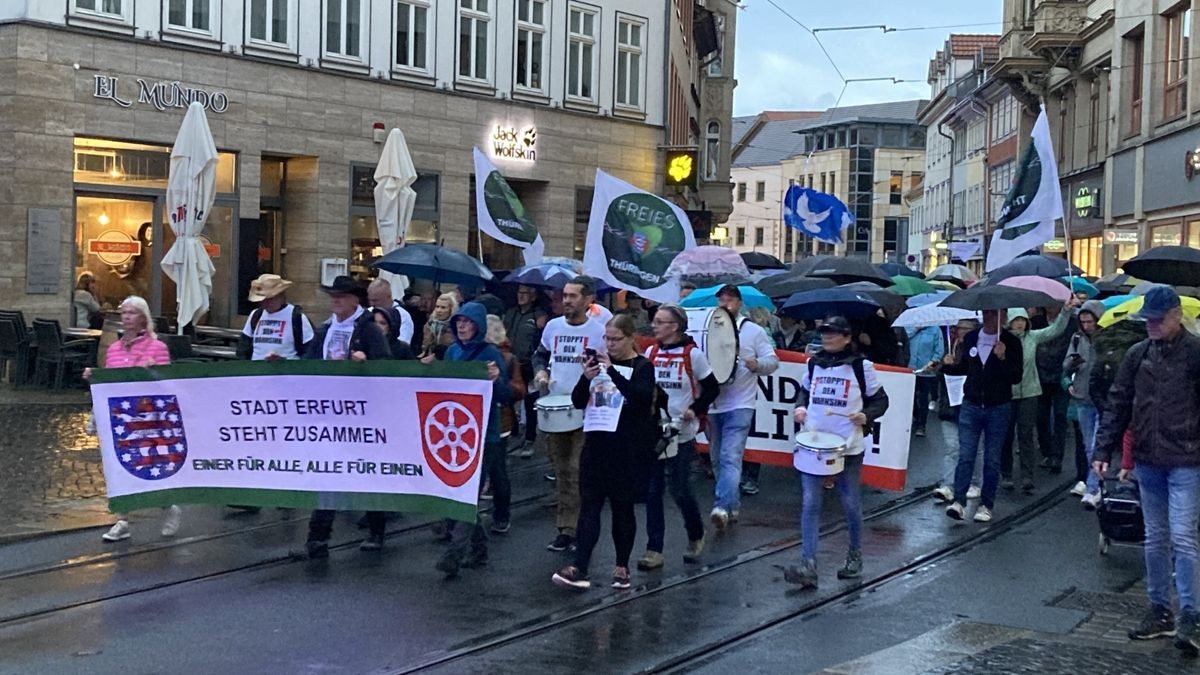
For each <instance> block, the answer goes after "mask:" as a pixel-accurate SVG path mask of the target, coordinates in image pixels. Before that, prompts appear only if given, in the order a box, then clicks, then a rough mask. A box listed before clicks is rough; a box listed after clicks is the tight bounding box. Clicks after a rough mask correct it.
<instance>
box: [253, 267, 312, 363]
mask: <svg viewBox="0 0 1200 675" xmlns="http://www.w3.org/2000/svg"><path fill="white" fill-rule="evenodd" d="M291 285H292V282H290V281H288V280H286V279H284V278H282V277H280V276H279V275H278V274H263V275H261V276H260V277H258V278H257V279H255V280H254V281H252V282H250V294H249V296H248V297H247V299H248V300H250V302H257V303H259V306H258V308H257V309H255V310H254V311H253V312H251V313H250V316H249V317H248V318H247V319H246V326H245V328H243V329H242V336H241V339H240V340H238V357H239V358H242V359H249V360H251V361H282V360H291V359H298V358H300V355H301V354H303V353H304V348H305V346H306V345H308V343H309V342H311V341H312V339H313V327H312V323H310V322H309V320H308V317H306V316H304V311H303V310H301V308H300V307H299V306H298V305H292V304H289V303H288V301H287V298H286V297H285V296H284V293H285V292H286V291H287V289H288V287H289V286H291Z"/></svg>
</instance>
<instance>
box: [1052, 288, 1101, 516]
mask: <svg viewBox="0 0 1200 675" xmlns="http://www.w3.org/2000/svg"><path fill="white" fill-rule="evenodd" d="M1103 316H1104V303H1103V302H1100V301H1099V300H1089V301H1087V302H1085V303H1083V307H1082V308H1081V309H1080V310H1079V316H1078V322H1079V330H1078V332H1076V333H1075V335H1073V336H1072V337H1071V341H1070V346H1069V347H1068V349H1067V355H1066V357H1065V358H1064V360H1063V364H1062V367H1063V368H1062V369H1063V372H1064V373H1065V374H1066V376H1067V377H1068V378H1070V384H1069V385H1068V387H1067V392H1068V394H1069V395H1070V396H1071V399H1072V400H1073V402H1074V403H1075V414H1076V417H1077V419H1078V432H1079V435H1080V437H1081V438H1080V441H1082V443H1083V454H1084V456H1085V457H1086V458H1087V461H1086V462H1084V463H1083V464H1084V472H1083V474H1082V475H1079V474H1078V467H1077V471H1076V474H1077V475H1076V476H1075V478H1076V481H1075V487H1073V488H1071V494H1074V495H1076V496H1077V497H1080V498H1082V502H1083V505H1084V506H1085V507H1086V508H1090V509H1095V508H1096V507H1097V506H1099V505H1100V476H1098V475H1096V474H1094V473H1092V472H1091V471H1089V470H1088V468H1089V467H1090V466H1091V463H1092V455H1093V454H1095V450H1096V425H1097V423H1098V422H1099V420H1100V411H1099V409H1098V408H1096V406H1095V404H1094V403H1092V394H1091V389H1090V383H1091V378H1092V366H1093V365H1094V363H1095V361H1096V350H1095V348H1094V347H1093V346H1092V338H1093V337H1094V336H1095V335H1096V329H1097V327H1098V323H1099V321H1100V318H1101V317H1103ZM1077 463H1078V462H1077Z"/></svg>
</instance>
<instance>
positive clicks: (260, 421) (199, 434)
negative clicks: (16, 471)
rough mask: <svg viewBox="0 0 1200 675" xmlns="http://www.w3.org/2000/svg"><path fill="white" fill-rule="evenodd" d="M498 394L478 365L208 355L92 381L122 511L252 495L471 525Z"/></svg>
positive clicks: (258, 502)
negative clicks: (201, 360) (208, 359)
mask: <svg viewBox="0 0 1200 675" xmlns="http://www.w3.org/2000/svg"><path fill="white" fill-rule="evenodd" d="M491 394H492V385H491V382H489V381H488V380H487V372H486V370H484V368H483V367H482V365H480V364H436V365H434V366H424V365H423V364H416V363H396V362H377V363H349V362H322V361H285V362H280V363H266V362H234V363H228V364H207V363H206V364H185V365H176V366H165V367H159V368H120V369H109V370H102V369H98V370H96V371H95V373H94V374H93V378H92V406H93V412H94V414H95V417H96V433H97V434H98V435H99V437H100V452H101V454H102V459H103V466H104V478H105V481H106V482H107V485H108V498H109V506H110V508H111V509H112V510H113V511H115V512H124V511H131V510H135V509H140V508H147V507H152V506H167V505H170V504H186V503H207V504H245V505H248V506H279V507H293V508H321V509H335V510H379V511H419V512H424V513H428V514H431V515H435V516H439V517H445V518H454V519H457V520H463V521H468V522H474V520H475V512H476V498H477V494H478V488H479V472H480V466H481V465H482V455H483V445H484V435H485V434H486V430H487V425H488V414H489V412H490V410H491ZM414 429H415V430H418V433H417V434H414V433H413V430H414Z"/></svg>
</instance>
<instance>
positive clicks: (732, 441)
mask: <svg viewBox="0 0 1200 675" xmlns="http://www.w3.org/2000/svg"><path fill="white" fill-rule="evenodd" d="M753 421H754V409H753V408H744V409H741V410H731V411H729V412H723V413H709V415H708V444H709V445H708V447H709V452H710V453H711V455H712V459H713V463H712V465H713V473H714V474H715V475H716V479H717V481H716V482H717V487H716V495H715V499H714V500H713V508H714V509H725V510H726V511H730V512H732V511H737V510H738V508H739V507H741V504H742V501H741V500H742V493H741V490H740V484H741V482H742V455H743V454H745V452H746V438H747V437H748V436H749V435H750V424H751V423H752V422H753Z"/></svg>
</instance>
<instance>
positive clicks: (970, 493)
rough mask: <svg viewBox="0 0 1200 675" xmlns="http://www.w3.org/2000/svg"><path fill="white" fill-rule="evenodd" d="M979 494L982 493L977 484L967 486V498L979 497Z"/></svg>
mask: <svg viewBox="0 0 1200 675" xmlns="http://www.w3.org/2000/svg"><path fill="white" fill-rule="evenodd" d="M981 495H983V491H982V490H980V489H979V486H978V485H972V486H971V487H969V488H967V499H979V497H980V496H981Z"/></svg>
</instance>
